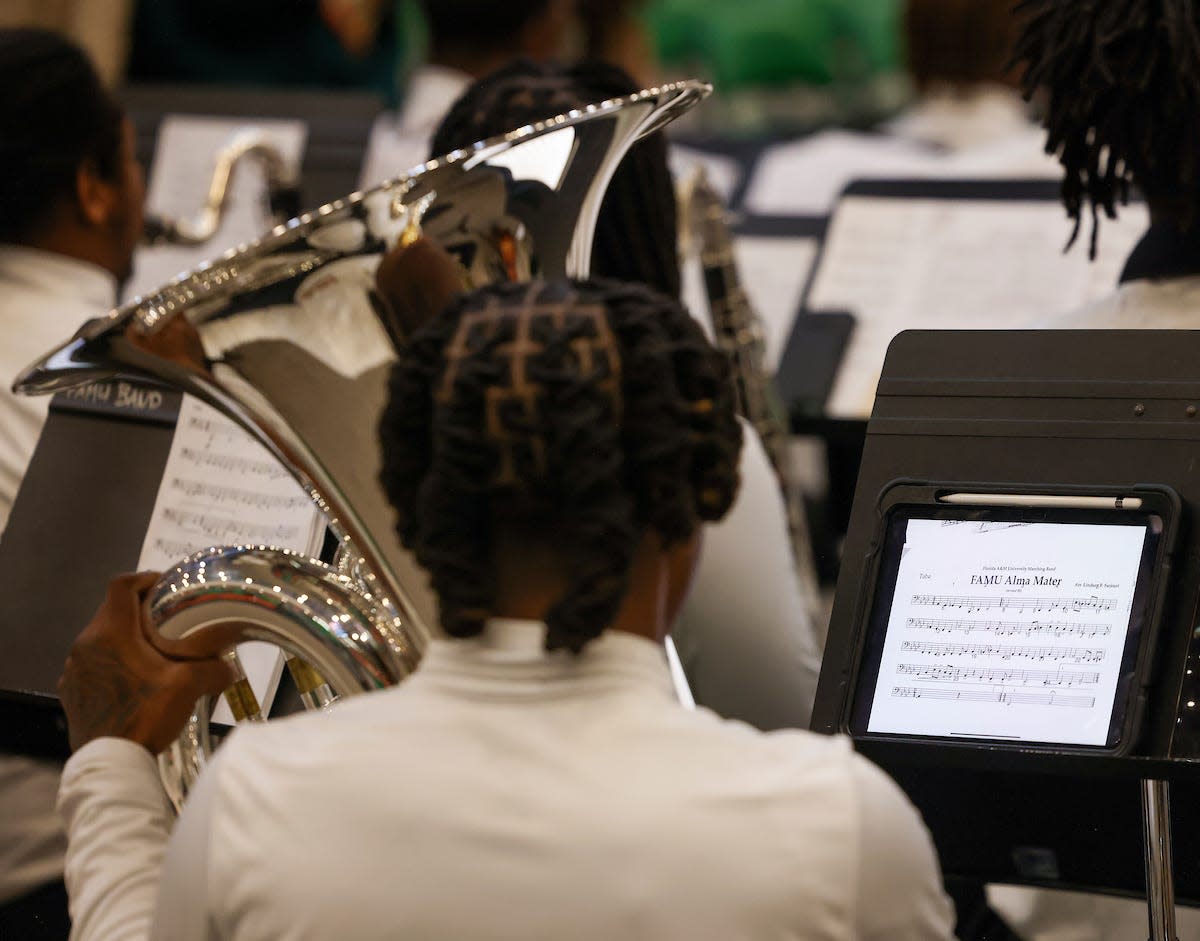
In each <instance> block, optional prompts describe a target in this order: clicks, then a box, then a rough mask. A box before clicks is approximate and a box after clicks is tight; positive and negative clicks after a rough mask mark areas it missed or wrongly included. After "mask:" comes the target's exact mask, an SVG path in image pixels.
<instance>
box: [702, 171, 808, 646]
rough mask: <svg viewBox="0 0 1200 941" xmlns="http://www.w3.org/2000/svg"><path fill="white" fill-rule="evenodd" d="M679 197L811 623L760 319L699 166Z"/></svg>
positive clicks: (798, 504) (802, 540) (802, 531)
mask: <svg viewBox="0 0 1200 941" xmlns="http://www.w3.org/2000/svg"><path fill="white" fill-rule="evenodd" d="M680 204H681V206H682V207H683V211H682V213H681V216H680V218H681V228H682V230H683V242H684V245H685V253H686V252H689V251H691V252H697V253H698V254H699V256H700V266H701V269H702V271H703V274H704V290H705V294H706V295H707V297H708V308H709V316H710V318H711V320H712V325H713V332H714V335H715V337H716V342H717V347H718V348H719V349H720V350H721V351H722V352H723V353H725V355H726V356H728V357H729V361H730V363H731V365H732V367H733V384H734V394H735V395H736V398H737V407H738V411H739V413H740V414H741V415H742V417H743V418H744V419H745V420H746V421H747V422H748V423H749V424H750V426H751V427H752V428H753V429H754V431H755V432H756V433H757V434H758V437H759V439H760V440H761V441H762V444H763V448H764V450H765V451H766V453H767V459H768V460H769V461H770V462H771V467H772V468H773V469H774V471H775V477H776V479H777V481H778V482H779V486H780V490H781V491H782V493H783V501H784V507H785V508H786V512H787V521H788V535H789V537H790V542H791V547H792V558H793V562H794V563H795V568H796V577H797V578H798V579H799V581H800V587H801V590H802V591H803V592H804V595H805V600H806V601H807V602H808V605H809V609H810V613H811V614H812V616H813V618H814V623H815V624H819V623H820V613H819V607H820V588H819V586H818V583H817V576H816V566H815V563H814V560H813V554H812V538H811V536H810V535H809V527H808V515H807V512H806V510H805V506H804V495H803V493H802V492H801V489H800V487H799V485H798V484H797V481H796V479H795V475H794V474H793V472H792V469H791V462H790V460H789V457H788V443H789V440H790V429H789V424H788V418H787V413H786V411H785V409H784V407H783V403H782V402H781V401H780V399H779V395H778V393H777V392H776V390H775V383H774V381H773V380H772V378H771V376H770V374H769V373H768V372H767V368H766V338H765V335H764V332H763V326H762V320H761V319H760V318H759V316H758V314H757V312H756V311H755V310H754V307H753V306H752V305H751V303H750V299H749V298H748V297H747V296H746V292H745V289H744V288H743V287H742V280H741V276H740V275H739V273H738V268H737V261H736V259H735V258H734V253H733V236H732V234H731V232H730V228H729V219H728V215H727V213H726V210H725V206H724V204H723V203H722V202H721V198H720V196H718V195H717V193H716V191H715V190H714V189H713V188H712V184H711V183H709V181H708V177H707V175H706V174H705V172H704V170H703V168H701V169H698V170H696V171H695V173H694V174H693V175H692V176H691V177H690V179H689V180H688V181H687V182H686V183H685V184H684V186H683V188H682V195H681V199H680Z"/></svg>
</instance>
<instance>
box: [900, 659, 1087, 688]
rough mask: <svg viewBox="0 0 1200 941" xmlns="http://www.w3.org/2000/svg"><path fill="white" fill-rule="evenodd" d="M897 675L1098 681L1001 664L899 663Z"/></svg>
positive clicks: (991, 680)
mask: <svg viewBox="0 0 1200 941" xmlns="http://www.w3.org/2000/svg"><path fill="white" fill-rule="evenodd" d="M896 673H897V675H900V676H912V677H914V678H916V679H918V680H927V681H929V682H933V683H962V682H965V683H968V684H970V683H977V684H978V683H984V684H989V685H995V684H1005V683H1020V684H1021V685H1028V684H1030V683H1034V684H1038V685H1041V686H1091V685H1095V684H1096V683H1099V682H1100V674H1099V673H1094V672H1087V673H1081V672H1079V671H1078V670H1064V669H1062V668H1061V667H1060V668H1059V669H1057V670H1016V669H1006V668H1004V667H959V666H955V665H954V664H947V665H945V666H940V665H939V666H935V665H932V664H917V663H901V664H899V665H898V666H897V667H896Z"/></svg>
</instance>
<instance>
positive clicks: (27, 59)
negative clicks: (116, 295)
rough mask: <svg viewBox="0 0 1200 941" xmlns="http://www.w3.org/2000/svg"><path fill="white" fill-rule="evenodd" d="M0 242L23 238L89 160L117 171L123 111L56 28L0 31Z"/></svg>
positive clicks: (108, 174) (112, 175)
mask: <svg viewBox="0 0 1200 941" xmlns="http://www.w3.org/2000/svg"><path fill="white" fill-rule="evenodd" d="M0 88H3V89H4V93H3V94H2V95H0V242H17V243H23V242H26V241H28V240H29V239H30V238H31V237H32V236H33V234H34V232H35V231H36V230H37V228H38V227H39V226H41V225H43V224H44V223H45V221H46V219H47V218H48V217H49V214H50V212H51V211H52V210H53V209H54V207H55V206H56V205H58V203H59V202H60V201H62V200H65V199H70V200H74V197H75V181H76V174H77V173H78V171H79V168H80V166H81V165H82V164H83V163H85V162H86V161H91V162H92V164H93V165H94V166H95V169H96V172H97V173H98V174H99V175H100V176H101V177H102V178H103V179H106V180H117V179H119V177H120V172H121V122H122V120H123V114H122V112H121V109H120V108H119V107H118V106H117V104H116V102H115V101H114V100H113V99H112V96H111V95H109V93H108V92H107V91H106V90H105V88H104V86H103V85H102V84H101V82H100V77H99V76H98V75H97V74H96V70H95V69H94V68H93V67H92V64H91V62H90V61H89V59H88V58H87V55H86V54H85V53H84V52H83V50H81V49H80V48H78V47H77V46H75V45H73V44H72V43H70V42H68V41H67V40H66V39H64V38H62V37H61V36H59V35H58V34H57V33H53V32H50V31H49V30H41V29H5V30H0Z"/></svg>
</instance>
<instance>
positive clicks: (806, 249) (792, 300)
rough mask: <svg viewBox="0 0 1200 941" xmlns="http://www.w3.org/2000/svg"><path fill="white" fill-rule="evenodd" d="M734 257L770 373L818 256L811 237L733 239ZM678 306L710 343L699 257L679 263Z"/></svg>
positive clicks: (708, 316)
mask: <svg viewBox="0 0 1200 941" xmlns="http://www.w3.org/2000/svg"><path fill="white" fill-rule="evenodd" d="M733 254H734V259H735V261H736V262H737V268H738V275H739V277H740V278H741V280H742V287H743V289H744V290H745V291H746V296H747V298H748V299H749V301H750V305H751V307H753V308H754V312H755V313H756V314H757V315H758V317H759V319H760V320H761V321H762V328H763V337H764V340H765V342H766V354H765V365H766V367H767V369H768V370H769V371H771V372H774V371H775V370H776V369H778V368H779V360H780V358H781V357H782V356H783V351H784V348H785V347H786V346H787V341H788V337H789V336H791V333H792V324H793V322H794V321H795V319H796V314H797V313H798V312H799V310H800V303H801V301H802V299H803V296H804V286H805V284H807V283H808V276H809V273H810V272H811V270H812V264H813V260H814V259H815V258H816V255H817V241H816V239H810V238H779V237H775V236H745V235H735V236H734V239H733ZM682 276H683V303H684V306H686V307H687V309H688V310H690V311H691V312H692V316H694V317H695V318H696V319H697V320H699V321H700V324H701V326H703V327H704V331H705V333H706V334H707V336H708V337H709V339H710V340H711V339H712V338H713V329H712V314H711V311H710V307H709V302H708V296H707V293H706V289H705V286H704V274H703V272H702V271H701V269H700V262H699V259H698V258H695V257H691V258H687V259H684V262H683V266H682Z"/></svg>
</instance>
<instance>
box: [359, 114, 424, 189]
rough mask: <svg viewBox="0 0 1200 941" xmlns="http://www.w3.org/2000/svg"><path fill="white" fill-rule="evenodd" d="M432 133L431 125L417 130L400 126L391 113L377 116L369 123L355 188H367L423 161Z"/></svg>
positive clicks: (396, 175) (395, 116)
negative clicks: (369, 128)
mask: <svg viewBox="0 0 1200 941" xmlns="http://www.w3.org/2000/svg"><path fill="white" fill-rule="evenodd" d="M432 133H433V128H432V127H423V128H422V129H421V130H420V131H419V132H418V133H413V132H412V131H411V130H405V129H402V128H401V126H400V122H399V120H398V119H397V115H396V114H395V113H393V112H385V113H384V114H381V115H379V117H377V118H376V119H375V123H374V124H372V125H371V136H370V137H369V138H368V139H367V154H366V156H365V157H364V158H363V166H362V170H361V172H360V173H359V175H358V188H359V189H360V190H367V189H370V188H371V187H373V186H378V185H379V184H380V183H383V182H386V181H387V180H391V179H394V178H395V177H398V176H400V175H401V174H402V173H404V172H406V171H408V170H411V169H412V168H413V167H416V166H419V165H420V164H423V163H424V162H425V161H426V160H428V159H429V146H430V138H431V137H432Z"/></svg>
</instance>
